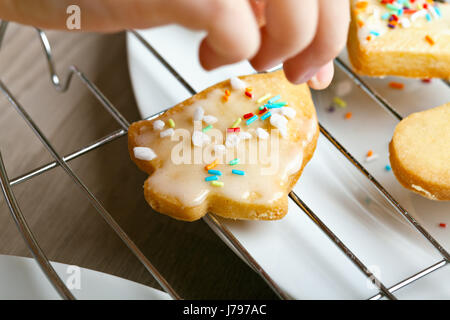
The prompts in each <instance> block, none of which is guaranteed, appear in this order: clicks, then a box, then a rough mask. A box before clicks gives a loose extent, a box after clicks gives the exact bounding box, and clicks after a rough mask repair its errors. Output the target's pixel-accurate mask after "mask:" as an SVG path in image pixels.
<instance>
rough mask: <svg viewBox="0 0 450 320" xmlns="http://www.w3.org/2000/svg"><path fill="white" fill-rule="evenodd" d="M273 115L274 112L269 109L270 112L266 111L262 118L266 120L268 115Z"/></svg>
mask: <svg viewBox="0 0 450 320" xmlns="http://www.w3.org/2000/svg"><path fill="white" fill-rule="evenodd" d="M271 115H272V113H271V112H270V111H269V112H266V113H265V114H263V115H262V116H261V120H263V121H264V120H266V119H267V118H268V117H270V116H271Z"/></svg>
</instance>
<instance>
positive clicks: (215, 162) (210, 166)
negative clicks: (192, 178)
mask: <svg viewBox="0 0 450 320" xmlns="http://www.w3.org/2000/svg"><path fill="white" fill-rule="evenodd" d="M218 164H219V159H216V160H214V161H213V162H211V163H210V164H208V165H207V166H206V167H205V169H206V170H207V171H209V170H211V169H214V168H215V167H216V166H217V165H218Z"/></svg>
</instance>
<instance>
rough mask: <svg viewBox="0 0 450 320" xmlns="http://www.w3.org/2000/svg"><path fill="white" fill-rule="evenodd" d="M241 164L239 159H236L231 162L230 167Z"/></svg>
mask: <svg viewBox="0 0 450 320" xmlns="http://www.w3.org/2000/svg"><path fill="white" fill-rule="evenodd" d="M239 162H240V160H239V159H238V158H236V159H233V160H231V161H230V162H229V165H230V166H235V165H237V164H239Z"/></svg>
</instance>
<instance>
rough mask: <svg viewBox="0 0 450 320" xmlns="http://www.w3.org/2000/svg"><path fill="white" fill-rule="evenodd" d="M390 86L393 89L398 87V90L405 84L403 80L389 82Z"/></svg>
mask: <svg viewBox="0 0 450 320" xmlns="http://www.w3.org/2000/svg"><path fill="white" fill-rule="evenodd" d="M389 87H391V88H392V89H396V90H402V89H403V88H404V87H405V85H404V84H403V83H401V82H394V81H393V82H389Z"/></svg>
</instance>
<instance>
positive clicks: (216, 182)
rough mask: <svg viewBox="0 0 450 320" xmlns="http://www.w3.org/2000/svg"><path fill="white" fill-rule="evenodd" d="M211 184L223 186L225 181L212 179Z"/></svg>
mask: <svg viewBox="0 0 450 320" xmlns="http://www.w3.org/2000/svg"><path fill="white" fill-rule="evenodd" d="M211 185H212V186H214V187H220V188H222V187H223V186H224V183H223V182H222V181H212V182H211Z"/></svg>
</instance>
